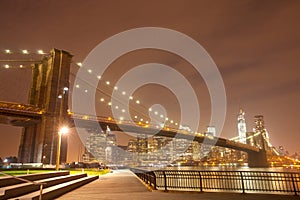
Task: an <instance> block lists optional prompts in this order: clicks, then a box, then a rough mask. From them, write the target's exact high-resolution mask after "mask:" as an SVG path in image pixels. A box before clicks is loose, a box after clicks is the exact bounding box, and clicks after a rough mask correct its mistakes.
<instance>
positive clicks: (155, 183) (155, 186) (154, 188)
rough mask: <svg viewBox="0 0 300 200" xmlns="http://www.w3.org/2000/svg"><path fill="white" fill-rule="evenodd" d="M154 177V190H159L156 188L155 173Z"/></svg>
mask: <svg viewBox="0 0 300 200" xmlns="http://www.w3.org/2000/svg"><path fill="white" fill-rule="evenodd" d="M153 177H154V186H153V187H154V190H157V188H156V175H155V173H154V172H153Z"/></svg>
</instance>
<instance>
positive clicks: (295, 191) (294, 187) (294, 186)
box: [291, 173, 297, 196]
mask: <svg viewBox="0 0 300 200" xmlns="http://www.w3.org/2000/svg"><path fill="white" fill-rule="evenodd" d="M291 178H292V183H293V189H294V193H295V196H297V190H296V185H295V181H294V176H293V174H292V173H291Z"/></svg>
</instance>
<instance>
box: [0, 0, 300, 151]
mask: <svg viewBox="0 0 300 200" xmlns="http://www.w3.org/2000/svg"><path fill="white" fill-rule="evenodd" d="M0 4H1V8H0V9H1V13H2V14H1V15H2V18H3V20H2V22H1V24H2V27H3V30H2V33H1V39H0V44H1V46H0V48H1V55H0V56H1V59H4V58H5V56H6V55H5V53H4V50H5V49H11V50H12V51H14V52H16V51H19V50H21V49H28V50H29V52H34V51H36V50H38V49H43V50H44V52H47V51H49V50H50V49H51V48H61V49H64V50H67V51H69V52H70V53H71V54H73V55H74V58H73V60H74V62H82V61H83V60H84V58H85V57H86V56H87V54H88V53H89V52H90V51H91V50H92V49H93V48H94V47H95V46H96V45H97V44H98V43H99V42H101V41H103V40H105V39H106V38H108V37H110V36H112V35H115V34H117V33H119V32H122V31H125V30H128V29H132V28H138V27H147V26H153V27H154V26H155V27H164V28H170V29H174V30H177V31H180V32H182V33H184V34H187V35H189V36H190V37H192V38H193V39H195V40H197V41H198V42H199V43H200V44H201V45H203V47H204V48H205V49H206V50H207V51H208V53H209V54H210V56H211V57H212V59H213V60H214V61H215V63H216V65H217V66H218V69H219V71H220V73H221V75H222V78H223V80H224V84H225V89H226V95H227V105H228V107H227V115H226V121H225V126H224V129H223V132H222V133H221V137H225V138H232V137H235V136H237V135H238V129H237V119H236V116H237V114H238V111H239V108H240V107H242V108H243V109H244V110H245V112H246V124H247V130H251V128H254V116H256V115H264V119H265V122H266V128H267V129H268V131H269V134H270V138H271V143H272V144H273V145H274V146H276V147H277V148H278V146H281V145H282V146H284V147H285V149H287V150H288V151H289V152H290V153H291V154H292V153H294V152H299V151H300V149H299V147H298V146H299V145H298V143H297V141H299V140H300V136H299V134H298V133H297V132H298V130H299V129H300V125H299V123H298V121H299V120H300V113H299V110H300V109H299V108H300V103H299V102H300V94H299V88H298V85H299V82H300V77H299V74H300V73H299V72H300V71H299V68H298V67H297V63H296V61H297V58H298V57H299V52H300V51H299V48H300V45H299V44H300V36H299V35H300V34H299V32H300V29H299V26H297V19H299V18H300V14H299V12H297V9H298V10H299V8H300V3H299V2H297V1H285V2H281V1H265V2H263V3H262V2H260V1H244V2H239V1H230V2H226V3H225V2H223V1H216V2H214V3H210V2H208V1H201V2H198V1H191V2H189V3H183V2H181V1H164V2H160V3H158V1H157V2H151V3H149V2H148V3H140V2H138V1H136V2H134V1H132V2H131V3H126V2H122V1H120V2H118V1H116V2H114V3H107V2H105V3H104V2H101V3H96V2H89V3H83V4H81V3H74V4H71V5H69V3H67V1H62V2H61V3H58V2H49V3H48V4H47V3H45V2H34V1H30V2H29V3H26V4H25V3H17V4H14V3H11V2H9V1H3V2H1V3H0ZM145 4H146V6H145ZM170 5H173V6H170ZM54 11H55V16H56V17H57V18H58V19H60V20H56V19H53V17H52V15H53V14H54ZM154 11H156V12H154ZM78 13H81V14H80V16H79V15H78ZM37 16H39V17H37ZM148 62H161V63H165V64H168V65H170V66H172V67H174V68H175V69H177V70H178V71H180V72H181V73H183V74H184V75H185V76H186V77H188V78H189V80H190V82H191V84H192V85H193V87H194V88H195V90H196V91H197V92H198V93H197V96H198V99H199V104H200V108H201V117H202V118H201V121H200V123H201V124H200V129H202V130H205V127H206V126H208V125H211V124H209V118H210V109H209V105H210V103H209V97H207V96H209V94H208V92H207V89H206V87H205V84H204V82H203V80H202V79H201V77H200V76H198V75H197V74H196V75H195V72H194V71H193V70H191V69H190V66H189V65H188V64H187V63H186V61H184V60H183V59H181V58H178V57H176V56H174V55H172V54H170V53H166V52H161V51H153V50H144V51H138V52H133V53H130V54H128V55H125V56H122V57H120V59H118V60H116V61H115V62H114V63H113V64H112V66H111V68H110V69H109V70H108V71H107V74H105V75H106V78H107V79H109V80H110V81H111V82H112V83H115V82H116V80H118V78H119V77H121V75H122V73H124V72H126V71H128V70H129V69H131V68H132V67H133V66H136V65H138V64H141V63H148ZM2 64H3V63H1V69H0V70H1V71H0V83H1V89H0V94H1V97H2V98H1V99H0V101H11V102H21V103H26V102H27V98H28V91H29V87H30V79H31V75H30V74H31V72H30V70H28V69H24V70H16V69H5V68H4V66H3V65H2ZM73 70H74V66H73ZM116 70H117V72H116ZM12 77H14V78H12ZM12 86H13V87H12ZM16 88H17V89H16ZM153 91H156V92H161V93H164V94H165V96H164V97H162V98H159V99H156V98H153V97H149V96H147V93H151V92H153ZM135 94H136V96H138V97H139V98H140V99H141V101H142V102H145V104H146V105H152V104H153V103H154V102H155V101H158V102H159V103H161V104H162V105H165V106H166V108H167V111H168V113H170V115H176V114H178V111H177V106H178V103H177V102H176V101H174V102H169V99H170V97H172V94H171V93H170V92H169V93H168V91H166V90H165V88H158V87H157V86H145V87H143V88H139V90H138V91H137V92H136V93H135ZM0 129H1V133H0V138H3V139H1V141H2V142H1V143H0V144H1V145H0V146H1V150H0V151H1V152H0V157H3V156H10V154H14V153H13V152H17V146H18V142H19V141H17V142H12V141H13V140H14V138H19V137H20V135H21V132H20V128H16V127H12V126H7V125H0ZM6 140H8V141H11V143H9V146H10V147H9V146H8V145H7V144H8V143H7V141H6ZM74 140H76V139H74ZM73 148H74V147H73Z"/></svg>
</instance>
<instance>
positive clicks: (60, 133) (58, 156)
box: [55, 126, 69, 171]
mask: <svg viewBox="0 0 300 200" xmlns="http://www.w3.org/2000/svg"><path fill="white" fill-rule="evenodd" d="M68 132H69V128H68V127H66V126H63V127H62V128H61V129H60V130H59V131H58V141H57V153H56V167H55V169H56V171H58V170H59V163H60V147H61V136H62V135H63V134H67V133H68Z"/></svg>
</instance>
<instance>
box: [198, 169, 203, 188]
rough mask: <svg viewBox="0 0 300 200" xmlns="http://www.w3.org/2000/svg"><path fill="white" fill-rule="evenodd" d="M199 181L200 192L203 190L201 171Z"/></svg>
mask: <svg viewBox="0 0 300 200" xmlns="http://www.w3.org/2000/svg"><path fill="white" fill-rule="evenodd" d="M199 179H200V180H199V181H200V192H203V188H202V177H201V172H200V171H199Z"/></svg>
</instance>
